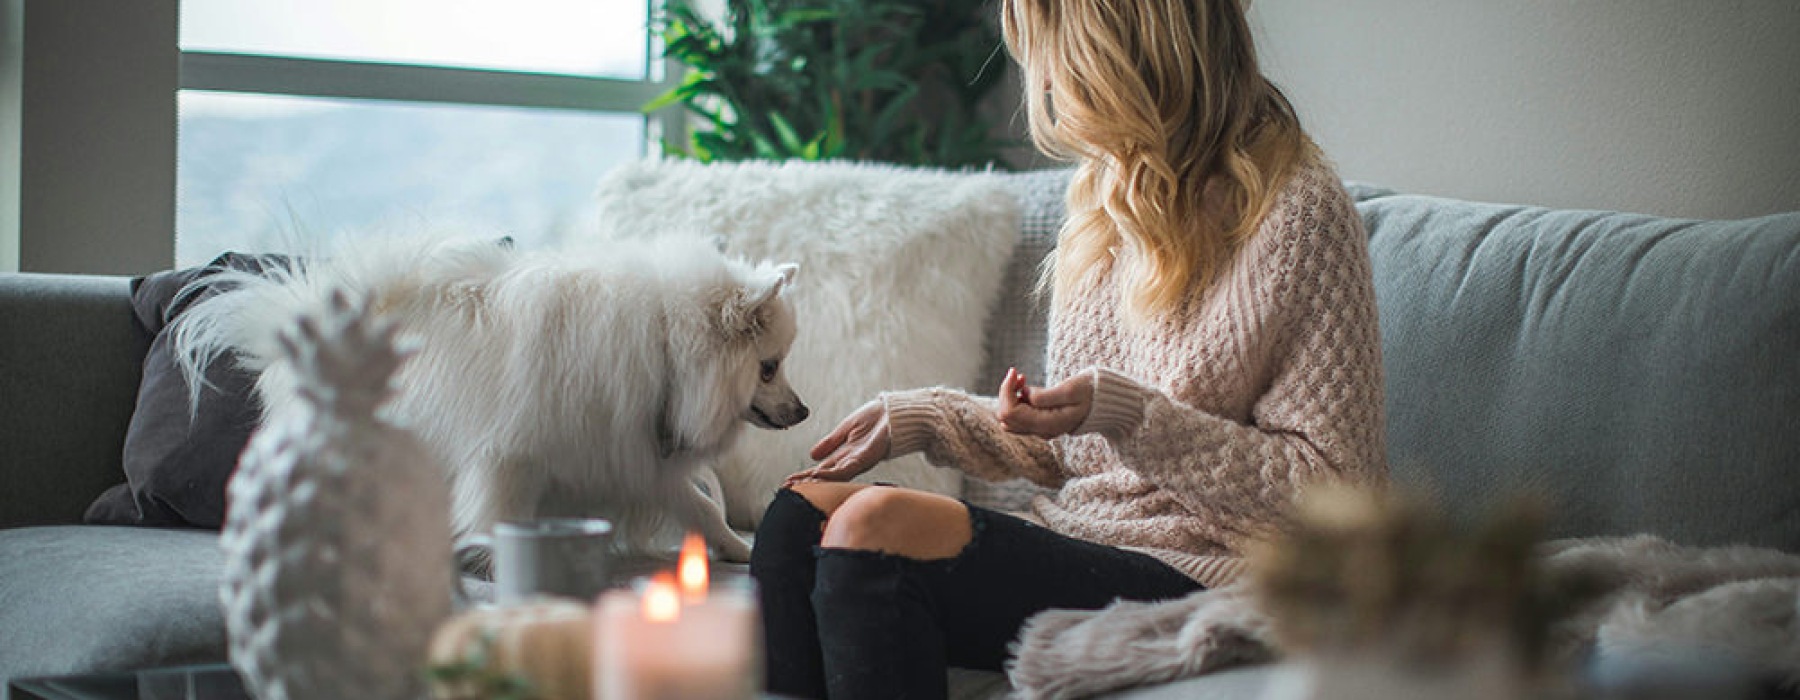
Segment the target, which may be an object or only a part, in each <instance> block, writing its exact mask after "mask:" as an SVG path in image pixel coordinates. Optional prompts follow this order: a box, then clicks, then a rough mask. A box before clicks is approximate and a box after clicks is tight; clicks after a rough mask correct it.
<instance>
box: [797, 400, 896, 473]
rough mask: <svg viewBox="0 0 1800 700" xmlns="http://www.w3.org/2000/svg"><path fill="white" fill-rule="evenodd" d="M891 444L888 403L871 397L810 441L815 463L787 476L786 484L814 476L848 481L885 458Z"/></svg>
mask: <svg viewBox="0 0 1800 700" xmlns="http://www.w3.org/2000/svg"><path fill="white" fill-rule="evenodd" d="M892 445H893V432H892V430H891V429H890V428H889V427H888V416H887V406H886V405H885V404H883V403H882V402H881V400H880V399H876V400H874V401H870V402H868V403H866V404H863V407H862V408H859V409H856V412H855V413H851V414H850V415H849V416H848V417H846V418H844V421H843V422H842V423H838V426H837V428H836V429H833V430H832V431H831V434H830V435H826V436H825V439H823V440H820V441H819V442H818V444H816V445H813V447H812V454H811V457H812V458H813V459H814V460H816V461H817V462H818V464H815V465H813V468H811V469H807V470H805V471H800V472H796V473H794V474H793V475H791V476H789V477H788V478H787V482H786V485H787V486H793V485H794V484H797V483H799V482H802V481H813V480H818V481H849V480H851V479H854V478H856V477H857V476H858V475H861V474H862V473H863V472H866V471H868V470H870V469H873V468H874V467H875V465H877V464H880V463H881V460H884V459H887V456H888V449H889V448H890V447H892Z"/></svg>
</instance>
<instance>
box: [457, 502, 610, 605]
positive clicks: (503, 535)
mask: <svg viewBox="0 0 1800 700" xmlns="http://www.w3.org/2000/svg"><path fill="white" fill-rule="evenodd" d="M612 529H613V527H612V523H611V522H608V521H606V520H604V519H600V518H544V519H539V520H523V521H513V522H503V523H500V524H498V525H495V526H494V534H493V535H491V536H489V535H474V536H471V537H468V538H465V540H464V542H463V544H462V545H461V546H460V547H459V548H458V551H457V560H458V561H463V560H465V558H466V557H467V556H468V552H469V550H471V549H475V548H486V549H488V550H489V551H490V557H491V558H490V559H489V561H490V562H492V568H491V569H490V570H491V571H492V572H493V574H494V602H495V603H498V604H500V605H513V604H517V603H521V602H524V601H526V600H529V599H531V598H532V597H535V596H559V597H564V598H573V599H575V600H579V601H581V602H584V603H587V602H592V601H593V599H594V597H595V596H597V595H599V594H600V591H602V590H604V589H605V588H606V587H607V575H608V566H607V548H608V546H610V544H611V541H612Z"/></svg>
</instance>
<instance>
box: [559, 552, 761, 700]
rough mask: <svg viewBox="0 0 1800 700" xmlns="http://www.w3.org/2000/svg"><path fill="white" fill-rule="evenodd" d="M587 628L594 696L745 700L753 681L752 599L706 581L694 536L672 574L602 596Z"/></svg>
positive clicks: (741, 590) (742, 590)
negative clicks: (591, 632)
mask: <svg viewBox="0 0 1800 700" xmlns="http://www.w3.org/2000/svg"><path fill="white" fill-rule="evenodd" d="M594 625H595V635H594V636H595V640H594V642H595V661H594V697H596V698H599V700H745V699H747V698H752V697H755V695H756V691H757V687H758V686H759V685H760V681H759V679H758V673H759V671H760V669H759V668H758V663H759V661H758V658H757V654H756V648H757V644H758V643H759V640H758V636H759V635H760V632H759V629H758V626H757V625H758V617H757V610H756V596H755V595H754V594H753V592H752V590H751V589H750V587H749V586H735V587H734V586H720V587H716V588H714V587H711V586H710V585H709V576H708V573H707V569H706V545H705V544H704V543H703V542H702V541H701V540H700V538H699V537H698V536H694V535H690V536H689V537H688V540H687V542H686V543H684V545H683V546H682V552H681V560H680V566H679V567H678V568H677V575H676V576H670V575H668V574H663V575H660V576H657V577H656V578H653V579H651V580H650V581H649V582H647V583H645V584H643V585H642V586H641V587H639V588H638V589H634V590H616V591H607V592H606V593H604V594H602V595H601V596H600V602H599V604H598V605H597V609H596V610H595V613H594Z"/></svg>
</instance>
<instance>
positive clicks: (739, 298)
mask: <svg viewBox="0 0 1800 700" xmlns="http://www.w3.org/2000/svg"><path fill="white" fill-rule="evenodd" d="M799 270H800V266H799V265H795V264H793V263H786V264H783V265H776V266H773V267H771V266H768V265H763V266H761V267H758V268H757V275H756V281H754V282H751V283H750V284H747V285H744V287H742V288H741V289H739V290H738V293H737V294H735V295H733V296H732V298H730V299H727V300H726V301H725V308H723V309H721V313H720V321H721V322H722V325H723V326H724V327H725V329H726V330H728V331H733V332H735V333H744V334H751V335H754V334H755V333H756V332H757V331H760V330H761V329H762V324H763V323H765V322H767V320H768V318H767V313H766V308H765V307H767V305H768V303H769V302H770V301H773V300H774V299H775V297H777V296H780V295H781V292H782V290H784V289H787V287H788V285H791V284H793V283H794V273H795V272H798V271H799Z"/></svg>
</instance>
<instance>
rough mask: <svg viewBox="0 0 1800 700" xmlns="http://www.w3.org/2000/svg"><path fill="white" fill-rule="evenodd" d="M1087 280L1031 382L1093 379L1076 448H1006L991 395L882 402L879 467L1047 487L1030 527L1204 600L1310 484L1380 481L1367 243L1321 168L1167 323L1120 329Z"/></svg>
mask: <svg viewBox="0 0 1800 700" xmlns="http://www.w3.org/2000/svg"><path fill="white" fill-rule="evenodd" d="M1089 279H1090V284H1089V285H1087V286H1085V287H1083V288H1081V289H1079V290H1076V292H1075V293H1073V294H1068V295H1066V298H1059V299H1058V300H1057V303H1056V307H1055V308H1054V309H1053V310H1052V312H1051V320H1050V338H1049V342H1050V351H1049V358H1048V359H1049V363H1048V368H1047V371H1048V373H1049V374H1050V375H1051V376H1049V377H1033V378H1032V381H1033V383H1040V382H1042V383H1044V384H1045V385H1049V384H1054V383H1056V382H1059V381H1061V380H1062V379H1064V378H1066V377H1071V376H1075V375H1077V374H1080V373H1084V372H1085V373H1089V375H1090V376H1092V377H1093V378H1094V405H1093V410H1092V412H1091V413H1090V414H1089V415H1088V418H1087V420H1086V421H1085V422H1084V423H1082V425H1081V426H1080V427H1079V428H1078V429H1077V430H1076V432H1075V434H1073V435H1067V436H1063V437H1061V438H1057V439H1054V440H1043V439H1040V438H1036V437H1031V436H1023V435H1015V434H1012V433H1008V432H1006V431H1005V430H1004V429H1002V428H1001V427H1000V424H999V421H998V420H997V419H996V417H995V413H994V406H995V401H994V399H992V398H990V397H975V396H971V395H969V394H966V393H963V392H960V391H956V390H953V389H946V388H942V387H938V388H929V389H918V390H913V391H904V392H892V393H888V394H884V395H883V397H882V398H883V400H884V401H885V403H886V406H887V410H888V416H889V422H890V426H891V428H892V431H893V433H892V448H891V450H890V456H899V455H903V454H907V453H910V452H916V451H923V452H924V453H925V457H926V459H927V460H929V461H931V462H932V463H933V464H937V465H939V466H946V467H953V468H957V469H961V470H962V471H964V472H966V473H968V474H971V475H974V476H976V477H978V478H983V479H989V480H995V481H998V480H1005V479H1011V478H1015V477H1025V478H1027V479H1030V480H1031V481H1033V482H1036V483H1038V484H1041V485H1044V486H1047V487H1050V488H1054V489H1057V490H1056V492H1055V494H1054V495H1052V496H1049V497H1038V498H1036V499H1035V500H1034V502H1033V503H1032V506H1031V511H1032V512H1031V513H1030V514H1028V517H1032V518H1033V519H1035V520H1038V521H1040V522H1041V523H1043V524H1044V525H1045V526H1047V527H1049V528H1050V529H1052V530H1054V531H1056V532H1060V533H1062V534H1065V535H1069V536H1072V537H1076V538H1080V539H1084V540H1089V541H1093V542H1098V543H1101V544H1106V545H1112V546H1117V547H1125V548H1129V549H1134V550H1138V551H1142V552H1144V553H1147V554H1149V555H1151V556H1154V557H1156V558H1158V559H1160V560H1162V561H1164V562H1166V563H1168V564H1169V565H1170V566H1173V567H1174V568H1176V569H1178V570H1180V571H1182V572H1184V573H1186V574H1187V575H1189V576H1191V577H1193V578H1194V579H1195V580H1196V581H1199V582H1200V583H1201V584H1203V585H1207V586H1209V587H1213V586H1218V585H1221V584H1223V583H1225V582H1227V581H1229V580H1230V579H1231V578H1233V577H1235V576H1236V575H1237V574H1239V573H1240V572H1241V571H1242V568H1243V566H1242V559H1241V555H1243V554H1244V552H1245V548H1246V546H1247V545H1248V544H1250V543H1251V542H1252V541H1254V540H1256V539H1258V538H1261V537H1264V536H1266V535H1268V534H1270V533H1271V532H1273V531H1276V530H1278V529H1280V528H1281V527H1282V526H1283V523H1284V522H1285V520H1286V516H1287V512H1288V508H1289V506H1290V504H1291V503H1292V501H1293V500H1294V498H1295V496H1296V495H1298V494H1299V493H1300V492H1301V491H1302V490H1303V489H1305V488H1306V487H1307V485H1308V484H1312V483H1318V482H1322V481H1352V482H1357V483H1379V482H1383V481H1385V480H1386V478H1387V464H1386V459H1385V456H1384V455H1385V447H1384V444H1383V435H1384V430H1385V427H1384V419H1383V414H1382V411H1383V407H1382V400H1383V399H1382V376H1381V345H1380V338H1379V335H1378V333H1379V329H1378V327H1377V325H1376V317H1375V293H1374V284H1373V281H1372V279H1371V276H1370V271H1369V253H1368V242H1367V235H1366V234H1365V233H1364V231H1363V227H1362V220H1361V219H1360V218H1359V217H1358V216H1357V213H1356V210H1355V208H1353V207H1352V206H1351V203H1350V198H1349V196H1348V195H1347V194H1346V193H1345V192H1344V189H1343V187H1342V185H1341V184H1340V183H1339V180H1338V178H1337V175H1336V173H1335V172H1334V171H1333V170H1332V168H1331V167H1330V166H1329V165H1327V164H1324V163H1323V162H1318V161H1314V162H1312V163H1311V164H1309V165H1306V166H1304V167H1302V168H1301V169H1299V170H1298V171H1296V172H1295V174H1294V175H1293V176H1292V177H1291V178H1290V179H1289V181H1288V182H1287V184H1286V185H1285V187H1284V189H1283V192H1282V193H1281V195H1280V197H1279V199H1278V200H1277V202H1276V204H1275V206H1274V207H1273V208H1272V210H1271V211H1270V213H1269V215H1268V216H1267V217H1266V218H1265V219H1264V220H1263V222H1262V224H1261V226H1260V227H1259V228H1258V231H1257V233H1256V235H1255V236H1254V237H1252V239H1251V240H1250V241H1249V242H1248V243H1247V244H1246V245H1245V247H1244V248H1243V249H1242V250H1241V251H1240V252H1239V253H1238V256H1237V258H1236V259H1235V260H1234V261H1233V263H1232V264H1231V265H1229V266H1227V267H1226V268H1225V270H1224V271H1223V272H1222V273H1221V275H1220V276H1219V278H1218V281H1217V282H1215V283H1214V284H1213V285H1212V287H1211V288H1208V289H1196V290H1194V293H1193V294H1192V295H1191V296H1190V297H1189V300H1188V301H1187V302H1186V303H1185V304H1184V306H1183V308H1182V310H1181V312H1180V313H1179V314H1174V315H1172V316H1171V317H1170V318H1168V319H1167V320H1165V321H1162V322H1159V323H1156V324H1154V325H1148V326H1144V327H1137V328H1133V327H1128V326H1126V325H1125V324H1124V323H1123V322H1122V320H1121V319H1120V317H1119V315H1118V308H1119V303H1120V302H1119V294H1118V291H1117V288H1116V284H1115V282H1114V279H1113V275H1112V273H1111V271H1110V270H1109V271H1106V272H1104V273H1102V274H1096V275H1092V276H1090V278H1089ZM995 381H996V382H998V381H999V380H998V379H995Z"/></svg>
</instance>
